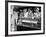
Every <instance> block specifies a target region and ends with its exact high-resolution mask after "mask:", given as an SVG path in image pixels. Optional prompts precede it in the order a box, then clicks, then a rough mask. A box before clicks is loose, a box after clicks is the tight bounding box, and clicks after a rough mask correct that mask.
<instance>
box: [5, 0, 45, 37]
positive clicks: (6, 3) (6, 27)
mask: <svg viewBox="0 0 46 37" xmlns="http://www.w3.org/2000/svg"><path fill="white" fill-rule="evenodd" d="M8 2H14V3H15V2H16V3H29V4H31V3H32V4H43V12H44V13H43V24H44V26H43V33H32V34H17V35H16V34H15V35H8ZM37 34H45V3H44V2H24V1H5V36H19V35H37Z"/></svg>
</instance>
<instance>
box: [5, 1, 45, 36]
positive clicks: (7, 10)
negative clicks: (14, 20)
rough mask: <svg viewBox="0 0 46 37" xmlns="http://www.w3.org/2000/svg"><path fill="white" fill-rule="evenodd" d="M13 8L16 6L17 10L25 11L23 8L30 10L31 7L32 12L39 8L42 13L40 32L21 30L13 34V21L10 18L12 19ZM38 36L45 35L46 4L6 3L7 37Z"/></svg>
mask: <svg viewBox="0 0 46 37" xmlns="http://www.w3.org/2000/svg"><path fill="white" fill-rule="evenodd" d="M11 6H14V7H15V8H16V7H17V8H21V9H22V10H23V8H27V9H28V8H30V7H31V8H32V9H31V10H34V9H35V8H39V9H40V12H41V21H40V23H41V26H40V29H38V30H37V29H36V30H25V31H24V30H21V29H20V30H18V31H15V32H14V31H13V32H11V31H10V29H11V28H10V27H11V22H9V21H10V20H11V19H10V17H11V15H10V14H11V13H10V7H11ZM34 7H35V8H34ZM19 10H20V9H19ZM36 10H37V9H36ZM11 11H12V10H11ZM24 20H25V19H24ZM27 23H28V22H27ZM22 26H23V25H22ZM24 26H25V25H24ZM34 28H35V27H34ZM37 34H45V3H44V2H24V1H5V36H18V35H37Z"/></svg>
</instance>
